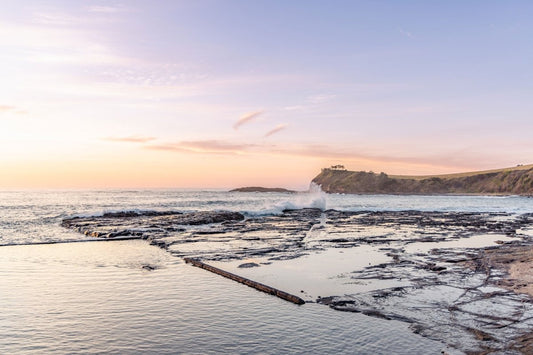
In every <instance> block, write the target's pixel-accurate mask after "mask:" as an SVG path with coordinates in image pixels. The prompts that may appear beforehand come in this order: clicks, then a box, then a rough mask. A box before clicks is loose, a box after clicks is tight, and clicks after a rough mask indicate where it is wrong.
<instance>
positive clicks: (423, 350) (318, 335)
mask: <svg viewBox="0 0 533 355" xmlns="http://www.w3.org/2000/svg"><path fill="white" fill-rule="evenodd" d="M146 264H149V265H151V266H153V267H155V268H156V269H155V270H153V271H148V270H145V269H143V268H142V266H143V265H146ZM0 279H1V280H2V282H1V283H0V304H2V312H0V353H2V354H14V353H27V354H42V353H51V352H53V353H57V354H67V353H80V352H82V353H101V352H105V353H116V354H118V353H121V354H123V353H140V352H150V353H160V354H161V353H189V354H190V353H198V354H207V353H269V354H279V353H316V354H323V353H345V354H348V353H359V354H376V353H377V354H390V353H397V354H432V353H433V354H439V353H440V351H441V350H442V349H443V346H442V345H441V344H440V343H437V342H434V341H431V340H429V339H425V338H422V337H421V336H418V335H416V334H413V333H411V331H410V330H409V329H408V328H407V325H405V324H403V323H400V322H395V321H385V320H380V319H374V318H370V317H367V316H363V315H360V314H354V313H344V312H337V311H333V310H331V309H329V308H327V307H324V306H322V305H317V304H305V305H303V306H296V305H293V304H290V303H287V302H285V301H282V300H280V299H278V298H276V297H273V296H270V295H266V294H263V293H260V292H258V291H255V290H253V289H251V288H247V287H244V286H243V285H240V284H237V283H234V282H232V281H230V280H227V279H224V278H221V277H219V276H217V275H213V274H210V273H208V272H206V271H204V270H201V269H197V268H194V267H192V266H189V265H186V264H183V262H182V261H181V260H179V259H178V258H174V257H172V256H170V255H169V254H168V253H166V252H164V251H163V250H161V249H159V248H156V247H152V246H149V245H148V244H147V243H146V242H144V241H116V242H101V243H75V244H55V245H32V246H10V247H3V248H0Z"/></svg>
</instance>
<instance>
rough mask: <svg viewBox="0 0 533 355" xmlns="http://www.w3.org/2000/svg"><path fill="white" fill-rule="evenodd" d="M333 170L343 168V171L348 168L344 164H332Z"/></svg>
mask: <svg viewBox="0 0 533 355" xmlns="http://www.w3.org/2000/svg"><path fill="white" fill-rule="evenodd" d="M330 169H331V170H342V171H346V168H345V167H344V165H332V166H331V168H330Z"/></svg>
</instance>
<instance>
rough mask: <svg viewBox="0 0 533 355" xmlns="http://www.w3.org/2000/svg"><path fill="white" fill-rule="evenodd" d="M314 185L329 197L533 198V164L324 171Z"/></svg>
mask: <svg viewBox="0 0 533 355" xmlns="http://www.w3.org/2000/svg"><path fill="white" fill-rule="evenodd" d="M313 182H314V183H316V184H318V185H321V187H322V190H323V191H325V192H328V193H350V194H503V195H505V194H507V195H529V196H533V164H532V165H525V166H523V165H520V166H517V167H514V168H507V169H498V170H488V171H478V172H469V173H459V174H450V175H432V176H402V175H390V176H389V175H387V174H385V173H379V174H376V173H373V172H366V171H348V170H345V169H339V168H337V167H332V168H327V169H322V172H321V173H320V174H318V175H317V176H316V177H315V178H314V179H313Z"/></svg>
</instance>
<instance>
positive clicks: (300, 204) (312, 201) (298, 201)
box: [242, 182, 326, 216]
mask: <svg viewBox="0 0 533 355" xmlns="http://www.w3.org/2000/svg"><path fill="white" fill-rule="evenodd" d="M292 196H293V197H292V199H291V200H287V201H283V202H280V203H277V204H275V205H274V206H271V207H266V208H264V209H261V210H259V211H242V213H243V214H244V215H247V216H267V215H279V214H282V213H283V211H285V210H301V209H304V208H317V209H320V210H322V211H324V210H326V193H325V192H324V191H322V189H321V187H320V185H317V184H315V183H313V182H312V183H311V185H310V186H309V190H308V191H307V192H302V193H298V194H295V195H292Z"/></svg>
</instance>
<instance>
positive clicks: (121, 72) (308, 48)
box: [0, 0, 533, 189]
mask: <svg viewBox="0 0 533 355" xmlns="http://www.w3.org/2000/svg"><path fill="white" fill-rule="evenodd" d="M458 6H459V7H460V8H458ZM518 9H520V11H517V10H518ZM531 10H532V5H531V4H530V3H529V2H517V3H513V4H504V3H500V4H498V3H496V4H494V3H491V4H485V3H482V2H479V3H476V2H473V3H469V4H449V3H446V2H443V3H440V4H439V3H431V4H430V3H426V2H413V3H403V4H400V3H399V2H392V1H391V2H381V3H379V4H378V3H375V2H365V1H361V2H342V1H341V2H338V3H336V6H331V5H328V3H327V2H324V3H320V2H312V3H309V2H305V1H302V2H300V1H294V2H290V4H288V3H286V2H278V1H268V2H260V1H257V2H248V1H227V2H217V1H207V0H206V1H195V2H182V1H159V2H157V6H154V3H153V2H150V1H141V0H139V1H131V2H125V3H118V2H114V1H94V2H71V1H55V0H54V1H44V2H43V1H17V2H12V3H10V4H8V5H5V6H2V9H1V10H0V59H1V61H2V66H1V67H0V77H1V78H2V80H1V84H0V171H1V174H0V189H2V188H9V189H11V188H91V187H98V188H105V187H109V188H115V187H178V188H181V187H194V188H198V187H220V188H230V187H238V186H242V185H264V186H283V187H290V188H297V189H304V188H306V187H307V185H308V184H309V181H310V180H311V179H312V178H313V177H314V176H315V175H316V174H318V173H319V172H320V168H322V167H327V166H329V165H333V164H343V165H345V166H346V167H347V168H349V169H351V170H373V171H376V172H381V171H384V172H387V173H390V174H434V173H451V172H460V171H472V170H483V169H491V168H499V167H508V166H514V165H517V164H527V163H532V162H533V158H532V157H533V145H532V144H531V142H530V141H531V138H530V135H531V134H530V132H531V131H533V120H531V114H532V112H533V100H531V97H532V96H531V94H532V92H531V82H532V79H533V75H532V74H533V70H532V69H531V65H530V63H531V60H533V53H532V51H531V46H530V45H529V44H530V38H531V35H533V25H532V24H531V21H529V20H528V19H529V15H531V12H532V11H531ZM436 13H438V14H439V16H437V17H435V14H436Z"/></svg>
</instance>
